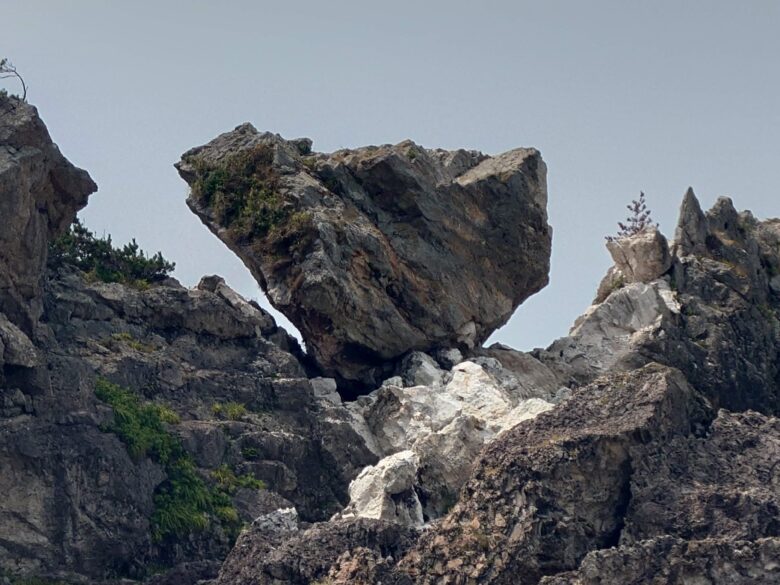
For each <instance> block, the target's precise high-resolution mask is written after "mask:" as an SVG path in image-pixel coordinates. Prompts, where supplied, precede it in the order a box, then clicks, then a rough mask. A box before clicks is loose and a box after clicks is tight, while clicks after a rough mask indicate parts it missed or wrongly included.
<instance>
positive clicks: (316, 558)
mask: <svg viewBox="0 0 780 585" xmlns="http://www.w3.org/2000/svg"><path fill="white" fill-rule="evenodd" d="M416 536H417V534H416V532H415V531H414V530H411V529H409V528H405V527H403V526H401V525H399V524H395V523H390V522H383V521H381V520H369V519H366V518H359V519H353V520H338V521H335V522H328V523H323V524H316V525H314V526H313V527H312V528H311V529H309V530H307V531H305V532H304V531H301V532H291V531H287V532H283V531H277V530H274V531H268V530H263V529H258V528H257V527H254V526H253V527H252V528H250V529H249V530H247V531H245V532H244V533H243V534H242V535H241V537H240V538H239V540H238V542H237V543H236V546H235V548H234V549H233V552H231V554H230V556H229V557H228V558H227V560H226V561H225V564H224V565H223V567H222V571H221V572H220V574H219V578H218V579H217V580H216V585H279V584H282V583H290V584H293V583H294V584H295V585H309V584H311V583H329V582H330V581H329V579H328V574H329V572H330V570H331V568H332V567H333V566H334V565H336V564H337V563H338V562H339V559H341V558H342V557H343V555H344V553H345V552H347V551H353V550H354V551H357V550H360V551H362V552H364V553H365V552H369V553H371V554H370V558H373V559H376V558H379V559H389V560H392V559H398V558H400V557H401V556H402V554H403V553H404V552H405V551H406V550H407V549H408V548H409V547H410V545H411V544H412V542H413V541H414V537H416Z"/></svg>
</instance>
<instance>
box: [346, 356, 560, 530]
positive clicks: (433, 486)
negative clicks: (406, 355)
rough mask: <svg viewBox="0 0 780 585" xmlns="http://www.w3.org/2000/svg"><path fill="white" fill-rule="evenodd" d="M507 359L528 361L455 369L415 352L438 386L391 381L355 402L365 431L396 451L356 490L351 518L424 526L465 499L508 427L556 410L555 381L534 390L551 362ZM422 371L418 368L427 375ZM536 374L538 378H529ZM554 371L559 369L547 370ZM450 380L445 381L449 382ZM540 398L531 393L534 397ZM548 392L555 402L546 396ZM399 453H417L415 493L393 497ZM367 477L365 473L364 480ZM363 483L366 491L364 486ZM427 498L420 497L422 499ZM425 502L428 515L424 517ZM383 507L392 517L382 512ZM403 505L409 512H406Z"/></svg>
mask: <svg viewBox="0 0 780 585" xmlns="http://www.w3.org/2000/svg"><path fill="white" fill-rule="evenodd" d="M503 353H505V354H507V355H505V356H504V358H505V359H507V360H508V361H511V360H512V359H514V361H515V362H516V363H522V364H523V365H524V366H525V367H526V370H527V372H523V371H521V369H518V370H516V372H512V371H510V370H507V369H505V368H503V366H502V365H501V363H500V362H499V361H498V360H497V359H495V358H487V357H481V358H476V359H477V360H482V361H484V362H485V365H479V364H477V363H475V362H471V361H465V362H461V363H459V364H457V365H456V366H454V367H453V369H452V370H451V371H449V372H442V371H441V370H438V371H436V373H435V375H430V376H429V375H428V374H430V373H431V372H432V371H434V370H433V366H431V363H430V362H431V361H432V360H431V358H429V357H427V356H425V357H424V358H423V357H422V356H424V354H418V355H415V354H412V355H413V360H411V361H412V362H413V363H414V364H417V365H418V366H423V367H424V368H425V369H424V370H423V371H425V372H426V376H425V379H430V380H431V382H432V385H430V386H411V387H407V388H402V387H400V386H394V385H392V384H390V385H383V386H382V387H381V388H379V389H378V390H376V391H374V392H372V393H371V394H369V395H367V396H363V397H361V398H360V400H359V401H358V402H357V403H353V404H351V405H350V406H349V408H350V410H351V411H352V412H353V413H355V416H356V418H357V419H358V420H362V421H365V422H364V425H365V432H366V433H369V434H370V435H371V436H372V437H373V445H375V452H378V453H379V454H380V455H384V456H389V457H386V458H385V459H383V460H382V461H381V462H380V463H379V465H378V467H377V469H376V470H372V472H371V474H369V475H367V476H366V477H364V478H363V480H362V482H360V484H353V486H354V487H355V492H354V493H353V490H352V489H350V496H351V501H350V505H349V507H348V508H347V510H346V511H345V513H346V514H348V515H357V516H365V517H369V518H376V517H382V518H390V517H395V518H396V520H397V521H404V522H409V523H411V525H422V523H423V520H431V519H433V518H438V517H440V516H442V515H443V514H444V513H445V512H447V510H449V508H450V507H451V506H452V504H453V503H454V502H455V500H456V498H457V493H458V491H459V490H460V488H461V486H462V485H463V484H464V483H465V481H466V480H467V479H468V477H469V475H470V473H471V466H472V463H473V462H474V460H475V459H476V457H477V455H479V452H480V451H481V450H482V448H483V447H484V445H485V444H486V443H488V442H489V441H491V440H492V439H493V438H494V437H495V436H496V435H498V434H499V433H500V432H502V431H504V430H506V429H509V428H511V427H513V426H514V425H516V424H518V423H519V422H522V421H523V420H527V419H529V418H533V417H535V416H536V415H538V414H539V413H541V412H545V411H547V410H549V409H551V408H552V406H553V405H552V404H551V403H550V402H548V400H550V399H552V395H553V389H554V387H555V386H554V384H551V385H550V386H548V387H547V390H548V391H545V389H544V387H538V388H537V389H536V391H535V392H529V388H530V387H532V386H533V385H534V381H535V379H537V378H542V379H545V375H544V374H543V373H542V371H544V370H546V368H545V366H543V365H542V364H541V362H538V361H536V360H533V358H529V360H531V361H534V362H536V365H537V366H538V368H536V369H535V368H534V366H531V364H530V361H526V360H524V359H523V358H520V357H519V356H518V355H514V354H519V352H503ZM420 369H421V368H411V371H412V372H416V373H419V371H420ZM528 373H530V375H528ZM546 376H547V377H549V378H552V374H551V373H550V372H549V371H546ZM445 379H446V380H448V381H447V382H446V384H444V385H442V382H441V381H443V380H445ZM529 393H530V394H536V397H533V398H528V397H527V395H528V394H529ZM539 396H544V397H545V398H546V399H547V400H545V399H543V398H541V397H539ZM399 452H403V453H409V454H410V455H409V457H411V454H413V455H414V460H415V473H416V479H415V481H414V482H413V485H410V486H409V488H410V489H411V488H413V492H409V491H408V490H407V491H404V493H403V494H401V495H400V496H393V497H391V496H390V495H388V493H390V494H391V493H394V492H393V491H392V490H388V488H387V485H386V481H385V476H384V474H383V473H380V472H379V471H380V469H384V466H391V468H395V465H396V463H397V462H396V459H395V458H396V456H397V454H398V453H399ZM359 479H360V478H359ZM358 488H359V489H358ZM418 498H419V501H418ZM420 501H422V503H423V508H422V510H421V512H423V515H420V514H417V513H416V510H417V506H418V505H419V502H420ZM377 509H382V510H385V511H386V512H385V515H379V516H378V515H377ZM398 510H409V511H410V512H409V513H403V514H399V513H397V511H398Z"/></svg>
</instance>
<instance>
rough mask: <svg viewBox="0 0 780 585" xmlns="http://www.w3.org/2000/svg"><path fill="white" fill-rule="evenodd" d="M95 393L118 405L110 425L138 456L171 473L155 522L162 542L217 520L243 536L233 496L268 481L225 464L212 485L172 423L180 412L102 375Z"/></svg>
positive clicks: (157, 498) (158, 494) (157, 497)
mask: <svg viewBox="0 0 780 585" xmlns="http://www.w3.org/2000/svg"><path fill="white" fill-rule="evenodd" d="M95 395H96V396H97V397H98V398H99V399H100V400H102V401H103V402H105V403H106V404H108V405H110V406H111V408H112V409H113V410H114V420H113V422H112V423H111V424H110V425H108V426H107V427H106V428H105V429H104V430H105V431H107V432H112V433H115V434H116V435H117V436H118V437H119V438H120V439H121V440H122V442H123V443H124V444H125V446H126V447H127V451H128V453H129V454H130V456H131V457H133V458H134V459H141V458H144V457H149V458H150V459H151V460H152V461H154V462H155V463H158V464H159V465H161V466H162V467H163V469H164V470H165V474H166V476H167V478H166V480H165V481H164V482H162V483H161V484H160V485H159V486H158V487H157V489H156V490H155V494H154V507H155V509H154V513H153V514H152V518H151V525H152V537H153V539H154V540H155V541H156V542H160V541H164V540H166V539H168V538H170V537H175V538H182V537H186V536H187V535H188V534H191V533H193V532H197V531H202V530H206V529H208V528H210V527H213V526H214V524H215V523H216V524H219V525H221V526H222V527H223V528H224V529H225V530H226V532H227V533H228V534H229V535H231V536H232V537H235V536H237V535H238V531H239V529H240V528H241V521H240V518H239V515H238V511H237V510H236V508H235V506H234V505H233V501H232V499H231V497H230V495H231V494H232V493H234V492H235V491H236V489H237V488H238V487H247V488H253V489H264V488H265V484H264V483H263V482H262V481H260V480H257V479H255V478H254V476H251V475H242V476H237V475H236V474H235V473H234V472H233V471H232V470H231V469H230V468H229V467H227V466H225V465H223V466H221V467H219V468H218V469H217V471H215V472H214V474H212V479H213V480H214V483H215V485H214V486H213V487H209V486H207V485H206V482H205V481H204V480H203V478H201V476H200V475H199V474H198V471H197V469H196V467H195V463H194V462H193V460H192V457H191V456H190V455H189V453H187V451H185V449H184V447H183V446H182V444H181V441H180V440H179V439H178V438H177V437H176V436H175V435H174V434H173V433H171V432H170V431H169V430H168V428H167V427H166V425H167V424H176V423H177V422H178V420H179V419H178V416H177V415H176V413H174V412H173V411H171V410H170V409H168V408H166V407H164V406H161V405H159V404H154V403H149V402H147V403H144V402H142V401H141V399H140V398H139V397H138V396H137V395H136V394H135V393H133V392H131V391H130V390H127V389H124V388H122V387H120V386H117V385H116V384H112V383H111V382H108V381H107V380H104V379H99V380H98V382H97V384H96V386H95Z"/></svg>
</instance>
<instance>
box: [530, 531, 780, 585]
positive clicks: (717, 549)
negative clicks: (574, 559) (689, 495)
mask: <svg viewBox="0 0 780 585" xmlns="http://www.w3.org/2000/svg"><path fill="white" fill-rule="evenodd" d="M778 559H780V538H765V539H760V540H756V541H747V542H744V541H739V540H731V539H707V540H692V541H686V540H680V539H675V538H672V537H660V538H657V539H653V540H648V541H643V542H641V543H639V544H637V545H635V546H626V547H624V546H621V547H619V548H611V549H606V550H600V551H594V552H592V553H590V554H588V555H587V556H586V557H585V559H583V561H582V564H581V565H580V568H579V569H578V570H577V571H573V572H571V573H561V574H560V575H556V576H555V577H545V578H544V579H542V580H541V582H540V583H541V584H542V585H611V584H613V583H620V584H621V585H688V584H690V583H706V584H707V585H762V584H769V583H777V582H778V581H780V563H778Z"/></svg>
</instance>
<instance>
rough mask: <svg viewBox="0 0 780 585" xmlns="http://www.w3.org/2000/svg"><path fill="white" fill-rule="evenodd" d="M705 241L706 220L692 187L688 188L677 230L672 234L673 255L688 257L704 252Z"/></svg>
mask: <svg viewBox="0 0 780 585" xmlns="http://www.w3.org/2000/svg"><path fill="white" fill-rule="evenodd" d="M706 239H707V218H706V217H705V215H704V212H703V211H702V209H701V205H700V204H699V200H698V199H697V198H696V195H695V194H694V192H693V187H688V190H687V191H686V192H685V195H684V196H683V201H682V205H680V218H679V219H678V220H677V229H676V230H675V232H674V246H673V250H674V254H675V255H676V256H689V255H691V254H697V253H701V252H704V251H705V250H706Z"/></svg>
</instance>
